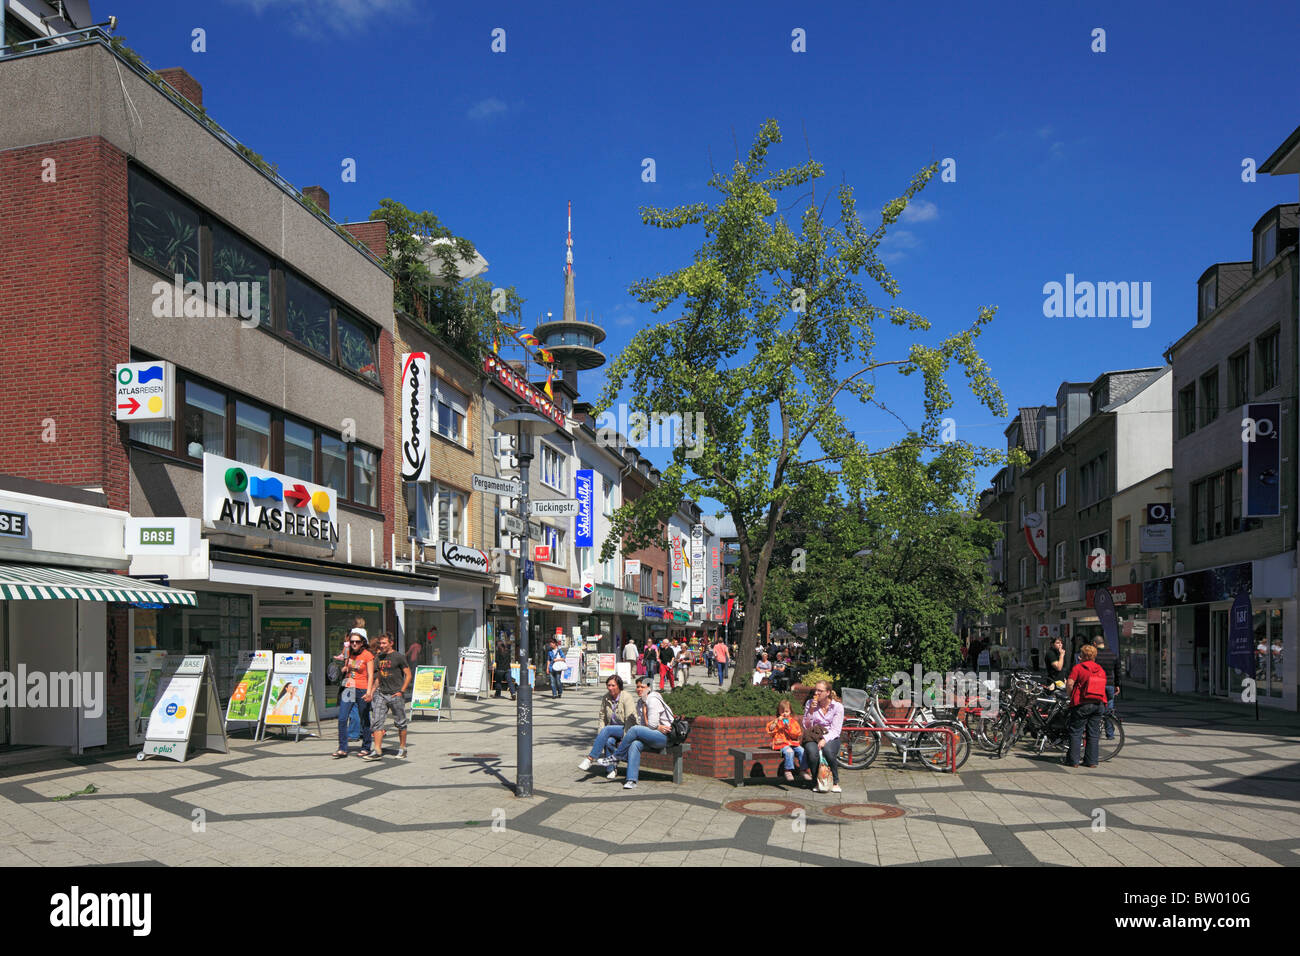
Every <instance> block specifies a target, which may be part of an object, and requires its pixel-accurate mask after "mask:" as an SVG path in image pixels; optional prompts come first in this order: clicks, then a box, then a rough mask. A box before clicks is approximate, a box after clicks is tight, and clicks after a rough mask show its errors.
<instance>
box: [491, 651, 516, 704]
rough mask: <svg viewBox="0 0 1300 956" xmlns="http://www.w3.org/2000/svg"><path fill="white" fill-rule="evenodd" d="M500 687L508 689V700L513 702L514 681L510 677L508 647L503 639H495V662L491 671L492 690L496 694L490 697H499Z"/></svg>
mask: <svg viewBox="0 0 1300 956" xmlns="http://www.w3.org/2000/svg"><path fill="white" fill-rule="evenodd" d="M502 687H508V688H509V690H510V699H511V700H514V699H515V679H514V678H513V677H512V676H511V675H510V645H509V644H507V643H506V639H505V638H504V637H502V638H498V639H497V648H496V661H495V663H494V666H493V670H492V688H493V690H495V691H496V693H495V694H493V695H492V696H494V697H500V696H501V688H502Z"/></svg>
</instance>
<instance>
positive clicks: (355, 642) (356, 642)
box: [348, 641, 361, 645]
mask: <svg viewBox="0 0 1300 956" xmlns="http://www.w3.org/2000/svg"><path fill="white" fill-rule="evenodd" d="M348 643H349V644H357V645H360V644H361V642H360V641H348Z"/></svg>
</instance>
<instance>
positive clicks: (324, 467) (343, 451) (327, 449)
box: [320, 432, 348, 498]
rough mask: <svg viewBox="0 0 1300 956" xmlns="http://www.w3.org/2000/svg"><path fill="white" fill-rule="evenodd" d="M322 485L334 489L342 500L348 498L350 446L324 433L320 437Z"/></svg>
mask: <svg viewBox="0 0 1300 956" xmlns="http://www.w3.org/2000/svg"><path fill="white" fill-rule="evenodd" d="M320 466H321V476H320V483H321V484H322V485H324V486H325V487H326V488H333V489H334V493H335V494H336V495H338V497H340V498H346V497H347V496H348V446H347V445H345V444H344V443H343V440H342V439H339V438H335V437H334V436H333V435H326V434H324V433H323V432H322V433H321V436H320Z"/></svg>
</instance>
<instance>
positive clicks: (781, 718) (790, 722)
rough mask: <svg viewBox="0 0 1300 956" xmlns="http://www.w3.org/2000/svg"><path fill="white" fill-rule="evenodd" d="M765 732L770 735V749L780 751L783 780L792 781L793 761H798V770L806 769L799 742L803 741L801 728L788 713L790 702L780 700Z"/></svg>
mask: <svg viewBox="0 0 1300 956" xmlns="http://www.w3.org/2000/svg"><path fill="white" fill-rule="evenodd" d="M767 732H768V733H769V734H771V735H772V749H773V750H779V751H781V763H782V766H783V768H784V772H785V779H786V780H790V781H793V780H794V771H795V761H796V760H798V762H799V768H798V769H800V770H804V769H806V768H807V763H806V755H805V754H804V749H803V746H802V743H801V741H802V740H803V728H802V727H800V726H799V721H797V720H795V719H794V715H793V714H792V713H791V712H790V702H789V701H788V700H782V701H780V702H778V703H777V705H776V719H775V720H770V721H768V723H767Z"/></svg>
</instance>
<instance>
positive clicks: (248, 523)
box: [203, 454, 339, 550]
mask: <svg viewBox="0 0 1300 956" xmlns="http://www.w3.org/2000/svg"><path fill="white" fill-rule="evenodd" d="M203 524H204V526H205V527H208V528H213V529H215V530H217V531H222V532H225V533H227V534H239V535H252V536H258V537H268V538H282V539H286V540H290V541H297V542H302V543H307V544H313V545H317V546H319V547H322V548H329V549H330V550H333V549H334V547H335V546H336V545H337V544H338V542H339V526H338V503H337V501H335V495H334V489H333V488H326V487H324V486H322V485H313V484H309V483H308V482H305V481H301V480H299V479H297V478H290V477H289V476H288V475H281V474H277V473H275V472H273V471H266V470H264V469H261V468H255V467H253V466H252V465H245V464H243V463H241V462H238V461H232V460H231V459H229V458H222V457H221V456H219V455H213V454H205V455H204V456H203Z"/></svg>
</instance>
